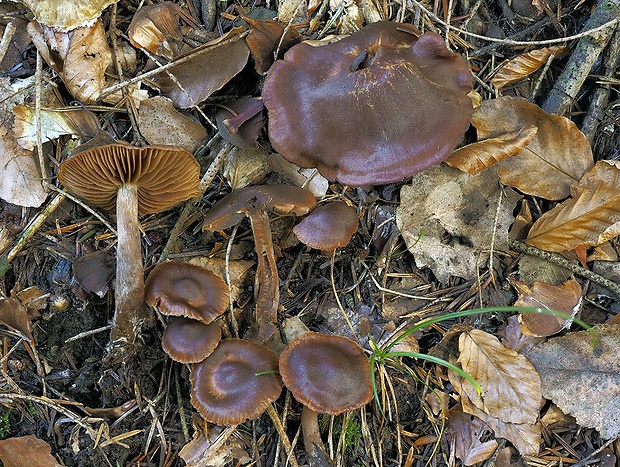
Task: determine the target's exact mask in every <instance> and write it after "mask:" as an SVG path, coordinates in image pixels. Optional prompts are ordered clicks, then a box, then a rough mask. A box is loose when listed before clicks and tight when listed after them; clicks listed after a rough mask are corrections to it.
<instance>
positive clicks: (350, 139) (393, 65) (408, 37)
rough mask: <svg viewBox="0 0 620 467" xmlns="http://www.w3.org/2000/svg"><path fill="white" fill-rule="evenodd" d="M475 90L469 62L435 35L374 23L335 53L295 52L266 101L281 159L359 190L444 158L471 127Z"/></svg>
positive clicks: (276, 70)
mask: <svg viewBox="0 0 620 467" xmlns="http://www.w3.org/2000/svg"><path fill="white" fill-rule="evenodd" d="M471 89H472V85H471V75H470V73H469V70H468V67H467V63H466V62H465V60H463V58H462V57H460V56H459V55H457V54H454V53H451V52H450V51H449V50H448V49H447V48H446V46H445V42H444V40H443V38H442V37H441V36H439V35H438V34H435V33H425V34H423V35H421V36H420V35H419V32H418V31H417V30H416V29H415V28H414V27H413V26H412V25H410V24H400V23H395V22H390V21H380V22H377V23H373V24H369V25H368V26H366V27H364V28H363V29H361V30H360V31H359V32H357V33H355V34H352V35H351V36H349V37H347V38H345V39H342V40H340V41H338V42H335V43H332V44H328V45H325V46H321V47H313V46H311V45H309V44H307V43H302V44H297V45H295V46H293V47H292V48H291V49H290V50H289V51H288V52H287V53H286V54H285V55H284V59H283V60H278V61H276V62H275V63H274V64H273V65H272V66H271V68H270V69H269V73H268V75H267V79H266V80H265V84H264V86H263V90H262V97H263V101H264V103H265V107H267V110H268V115H269V139H270V141H271V144H272V146H273V147H274V148H275V149H276V150H277V151H278V152H279V153H280V154H281V155H282V156H283V157H284V158H285V159H287V160H288V161H290V162H293V163H295V164H297V165H299V166H301V167H316V168H317V169H318V171H319V172H320V173H321V174H322V175H323V176H325V177H326V178H328V179H330V180H337V181H338V182H340V183H342V184H344V185H352V186H360V185H372V184H383V183H391V182H398V181H400V180H402V179H404V178H407V177H410V176H411V175H413V174H414V173H417V172H419V171H421V170H423V169H425V168H427V167H429V166H431V165H433V164H435V163H438V162H440V161H441V160H443V159H445V158H446V157H447V156H448V155H449V154H450V152H451V151H452V150H453V149H454V147H455V146H456V145H457V143H458V142H459V141H460V139H461V138H462V136H463V133H464V132H465V130H466V129H467V128H468V127H469V120H470V117H471V114H472V104H471V101H470V99H469V97H468V96H467V94H468V93H469V92H470V91H471Z"/></svg>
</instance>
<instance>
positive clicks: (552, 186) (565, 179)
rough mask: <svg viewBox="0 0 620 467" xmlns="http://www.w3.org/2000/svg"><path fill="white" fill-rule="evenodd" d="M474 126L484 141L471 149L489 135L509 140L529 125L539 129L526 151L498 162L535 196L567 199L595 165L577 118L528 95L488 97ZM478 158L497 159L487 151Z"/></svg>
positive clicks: (507, 176)
mask: <svg viewBox="0 0 620 467" xmlns="http://www.w3.org/2000/svg"><path fill="white" fill-rule="evenodd" d="M472 125H474V127H476V129H477V130H478V141H479V143H474V144H472V145H470V146H472V147H471V148H470V149H469V150H470V151H473V150H474V149H475V144H482V143H484V141H485V140H487V139H489V138H502V137H507V138H508V140H509V141H510V136H512V135H518V134H520V133H522V134H526V133H527V129H528V128H532V127H536V128H537V129H538V131H537V132H536V134H535V135H534V138H533V139H532V140H531V141H530V143H529V144H528V145H527V146H525V147H524V148H523V150H521V151H520V152H519V153H518V154H516V155H513V156H512V157H507V158H505V159H503V160H501V161H500V162H498V167H499V169H498V173H499V177H500V179H501V181H502V183H504V184H505V185H509V186H512V187H515V188H517V189H519V190H521V191H522V192H524V193H527V194H530V195H534V196H540V197H542V198H546V199H550V200H560V199H564V198H566V197H568V195H569V194H570V187H571V185H573V184H575V183H576V182H577V181H579V179H580V178H581V177H582V176H583V174H584V173H585V172H586V171H587V170H588V169H590V168H591V167H592V165H593V164H594V158H593V156H592V150H591V148H590V143H589V141H588V139H587V138H586V137H585V135H584V134H583V133H581V132H580V131H579V129H578V128H577V126H576V125H575V124H574V123H573V122H571V121H570V120H568V119H567V118H564V117H560V116H557V115H549V114H547V113H546V112H544V111H543V110H542V109H541V108H540V107H538V106H537V105H536V104H532V103H531V102H528V101H527V100H526V99H522V98H517V97H500V98H498V99H491V100H486V101H483V102H482V103H481V104H480V106H479V107H477V108H476V109H475V111H474V115H473V118H472ZM484 148H485V146H484V145H483V146H482V149H483V150H484ZM513 149H514V148H513ZM481 152H482V151H481ZM493 154H495V153H493ZM498 154H500V155H501V153H500V152H498ZM475 157H480V158H481V159H482V162H473V163H472V165H473V166H476V165H479V164H488V163H491V162H492V158H491V157H489V156H486V155H485V156H475Z"/></svg>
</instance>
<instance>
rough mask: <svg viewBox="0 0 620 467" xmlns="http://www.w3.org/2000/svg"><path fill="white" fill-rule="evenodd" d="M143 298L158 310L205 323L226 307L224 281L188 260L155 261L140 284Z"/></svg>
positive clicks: (226, 295) (222, 311)
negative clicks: (156, 263) (143, 281)
mask: <svg viewBox="0 0 620 467" xmlns="http://www.w3.org/2000/svg"><path fill="white" fill-rule="evenodd" d="M144 288H145V294H144V295H145V296H144V299H145V301H146V303H147V304H149V305H151V306H153V307H156V308H157V309H158V310H159V311H160V313H162V314H164V315H170V316H185V317H187V318H192V319H195V320H198V321H202V322H203V323H205V324H209V323H210V322H212V321H213V320H214V319H215V318H217V317H218V316H220V315H221V314H222V313H224V311H226V308H227V307H228V287H227V286H226V282H224V280H223V279H222V278H221V277H220V276H218V275H217V274H215V273H214V272H212V271H209V270H208V269H205V268H203V267H200V266H196V265H194V264H189V263H180V262H178V261H167V262H165V263H161V264H158V265H157V266H156V267H155V268H154V269H153V270H152V271H151V274H150V275H149V277H148V279H147V280H146V283H145V285H144Z"/></svg>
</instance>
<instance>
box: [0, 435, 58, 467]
mask: <svg viewBox="0 0 620 467" xmlns="http://www.w3.org/2000/svg"><path fill="white" fill-rule="evenodd" d="M0 460H2V462H3V463H4V465H5V466H6V467H27V466H32V467H34V466H36V467H60V464H59V463H58V462H56V459H55V458H54V456H52V448H51V446H50V445H49V444H47V443H46V442H45V441H43V440H41V439H39V438H37V437H36V436H34V435H28V436H22V437H20V438H7V439H3V440H2V441H0Z"/></svg>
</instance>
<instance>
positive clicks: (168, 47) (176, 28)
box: [127, 2, 183, 60]
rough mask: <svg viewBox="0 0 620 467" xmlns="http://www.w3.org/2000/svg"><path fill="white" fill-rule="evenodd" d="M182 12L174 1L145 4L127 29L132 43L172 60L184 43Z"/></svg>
mask: <svg viewBox="0 0 620 467" xmlns="http://www.w3.org/2000/svg"><path fill="white" fill-rule="evenodd" d="M180 13H181V7H180V6H179V5H177V4H176V3H172V2H162V3H155V4H153V5H146V6H143V7H142V8H140V9H139V10H138V11H137V12H136V14H135V15H134V16H133V18H132V20H131V23H130V24H129V29H128V30H127V35H128V36H129V41H130V42H131V45H133V46H134V47H137V48H142V49H146V50H148V51H149V52H151V53H153V54H155V55H159V56H162V57H165V58H167V59H168V60H172V59H173V58H174V57H175V56H176V55H177V54H178V53H179V51H180V50H181V46H182V45H183V33H182V32H181V26H180V25H179V14H180Z"/></svg>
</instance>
